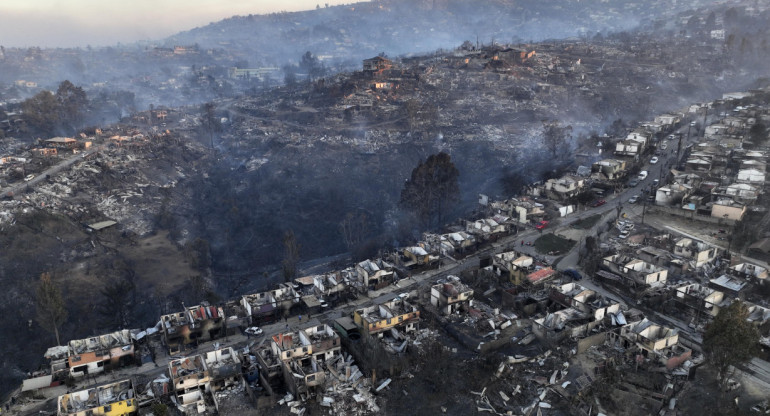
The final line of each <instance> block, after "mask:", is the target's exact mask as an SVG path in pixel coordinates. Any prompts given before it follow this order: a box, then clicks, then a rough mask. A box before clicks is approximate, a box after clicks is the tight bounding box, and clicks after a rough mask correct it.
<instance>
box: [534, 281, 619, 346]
mask: <svg viewBox="0 0 770 416" xmlns="http://www.w3.org/2000/svg"><path fill="white" fill-rule="evenodd" d="M549 297H550V298H551V300H552V301H554V302H555V304H556V305H558V308H559V309H556V310H555V311H551V312H547V313H546V315H545V316H544V317H542V318H539V319H535V320H534V321H533V325H532V330H533V332H534V333H535V335H536V336H537V337H538V338H540V339H541V340H542V341H545V342H548V343H551V344H555V343H557V342H559V341H561V340H563V339H565V338H568V337H585V336H588V335H589V334H590V332H591V331H593V330H594V329H596V328H597V327H599V326H602V325H604V324H608V325H609V324H611V325H618V324H622V323H624V322H625V317H624V316H623V312H622V311H621V308H620V304H618V303H617V302H614V301H611V300H610V299H607V298H605V297H603V296H600V295H599V294H597V293H596V292H594V291H593V290H590V289H586V288H585V287H583V286H581V285H579V284H577V283H567V284H564V285H558V286H554V287H552V288H551V291H550V295H549Z"/></svg>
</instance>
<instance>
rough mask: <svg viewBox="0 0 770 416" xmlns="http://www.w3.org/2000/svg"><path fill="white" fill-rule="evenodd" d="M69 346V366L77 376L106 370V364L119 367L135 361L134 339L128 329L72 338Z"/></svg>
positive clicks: (74, 375) (71, 373)
mask: <svg viewBox="0 0 770 416" xmlns="http://www.w3.org/2000/svg"><path fill="white" fill-rule="evenodd" d="M68 347H69V354H68V358H67V360H68V367H69V369H70V375H71V376H72V377H75V378H78V377H84V376H85V375H87V374H96V373H101V372H104V371H105V366H108V367H118V366H123V365H126V364H130V363H133V362H134V341H133V340H132V339H131V333H130V331H129V330H127V329H124V330H122V331H116V332H112V333H109V334H106V335H100V336H96V337H91V338H85V339H78V340H72V341H70V342H69V344H68Z"/></svg>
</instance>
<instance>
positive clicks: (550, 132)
mask: <svg viewBox="0 0 770 416" xmlns="http://www.w3.org/2000/svg"><path fill="white" fill-rule="evenodd" d="M570 133H572V126H562V125H561V123H560V122H559V121H558V120H543V145H544V146H545V148H546V149H548V151H549V152H551V156H553V157H556V155H558V154H559V152H560V151H564V150H565V146H566V145H567V137H569V135H570Z"/></svg>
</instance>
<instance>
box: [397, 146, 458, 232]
mask: <svg viewBox="0 0 770 416" xmlns="http://www.w3.org/2000/svg"><path fill="white" fill-rule="evenodd" d="M459 176H460V172H459V171H458V170H457V168H456V167H455V165H454V164H453V163H452V158H451V157H450V156H449V155H448V154H446V153H444V152H441V153H438V154H435V155H430V156H429V157H428V159H427V160H426V161H425V162H424V163H423V162H422V161H421V162H420V163H419V164H418V165H417V167H416V168H414V170H412V176H411V177H410V178H409V179H407V181H406V183H405V184H404V189H403V190H401V200H400V201H399V204H400V205H401V207H403V208H404V209H406V210H407V211H410V212H412V213H413V214H414V215H415V216H416V217H417V219H418V220H419V221H420V222H421V224H422V226H423V227H424V228H428V227H430V226H431V224H433V223H434V220H435V224H442V222H443V221H444V215H445V214H446V211H447V210H449V209H450V208H451V206H452V205H453V204H455V203H456V202H457V201H458V200H459V198H460V187H459V186H458V184H457V179H458V178H459Z"/></svg>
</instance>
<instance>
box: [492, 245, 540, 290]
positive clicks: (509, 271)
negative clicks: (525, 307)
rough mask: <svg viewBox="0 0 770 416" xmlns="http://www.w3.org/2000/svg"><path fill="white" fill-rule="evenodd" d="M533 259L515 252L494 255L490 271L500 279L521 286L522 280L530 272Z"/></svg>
mask: <svg viewBox="0 0 770 416" xmlns="http://www.w3.org/2000/svg"><path fill="white" fill-rule="evenodd" d="M533 265H534V259H532V257H530V256H527V255H524V254H519V253H517V252H516V251H508V252H505V253H500V254H495V256H494V257H493V258H492V271H493V272H494V273H495V274H496V275H498V276H500V278H501V279H506V280H509V281H510V282H511V283H513V284H515V285H517V286H518V285H521V284H522V283H523V282H524V278H525V277H526V276H527V275H528V274H529V273H530V272H531V271H532V267H533Z"/></svg>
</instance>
